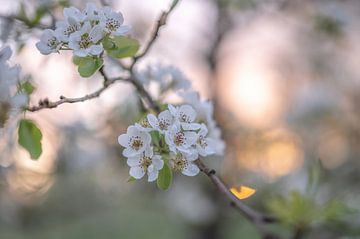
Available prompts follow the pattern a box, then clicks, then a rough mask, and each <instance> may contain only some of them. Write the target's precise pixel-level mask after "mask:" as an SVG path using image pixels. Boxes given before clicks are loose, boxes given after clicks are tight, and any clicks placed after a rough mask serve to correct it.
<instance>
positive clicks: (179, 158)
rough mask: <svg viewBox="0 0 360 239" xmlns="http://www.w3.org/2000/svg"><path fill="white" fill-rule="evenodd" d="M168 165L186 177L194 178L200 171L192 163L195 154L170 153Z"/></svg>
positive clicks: (195, 156)
mask: <svg viewBox="0 0 360 239" xmlns="http://www.w3.org/2000/svg"><path fill="white" fill-rule="evenodd" d="M170 156H171V160H170V165H171V167H172V168H173V169H174V170H175V171H181V173H182V174H184V175H186V176H196V175H197V174H198V173H199V172H200V169H199V168H198V166H196V164H194V161H195V160H197V158H198V157H197V155H196V154H187V153H181V152H176V153H171V155H170Z"/></svg>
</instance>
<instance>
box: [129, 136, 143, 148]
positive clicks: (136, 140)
mask: <svg viewBox="0 0 360 239" xmlns="http://www.w3.org/2000/svg"><path fill="white" fill-rule="evenodd" d="M130 142H131V143H130V147H131V148H132V149H135V150H136V151H138V150H139V149H140V148H141V147H142V146H143V145H144V143H143V141H142V140H141V138H140V137H139V136H133V137H131V140H130Z"/></svg>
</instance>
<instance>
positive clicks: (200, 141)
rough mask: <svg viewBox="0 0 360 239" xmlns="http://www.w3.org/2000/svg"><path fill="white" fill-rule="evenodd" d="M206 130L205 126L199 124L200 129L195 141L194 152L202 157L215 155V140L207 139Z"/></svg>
mask: <svg viewBox="0 0 360 239" xmlns="http://www.w3.org/2000/svg"><path fill="white" fill-rule="evenodd" d="M207 134H208V129H207V127H206V125H205V124H201V128H200V130H199V132H198V133H197V135H198V138H197V140H196V150H197V152H198V153H199V154H200V155H201V156H203V157H206V156H208V155H212V154H215V152H216V151H215V149H216V145H215V144H216V142H215V140H213V139H211V138H207V137H206V136H207Z"/></svg>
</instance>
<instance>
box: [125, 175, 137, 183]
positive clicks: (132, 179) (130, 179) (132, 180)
mask: <svg viewBox="0 0 360 239" xmlns="http://www.w3.org/2000/svg"><path fill="white" fill-rule="evenodd" d="M134 181H136V178H134V177H133V176H130V177H129V178H128V179H127V180H126V182H128V183H131V182H134Z"/></svg>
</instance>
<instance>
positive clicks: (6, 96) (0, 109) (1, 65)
mask: <svg viewBox="0 0 360 239" xmlns="http://www.w3.org/2000/svg"><path fill="white" fill-rule="evenodd" d="M11 55H12V51H11V49H10V47H4V48H3V49H1V50H0V128H2V127H3V125H4V124H5V122H6V120H7V119H8V117H9V115H10V113H12V112H14V111H16V110H17V109H20V108H21V107H22V106H23V105H25V103H26V101H27V96H26V95H25V94H21V93H19V92H17V84H18V83H19V73H20V68H19V67H18V66H10V65H9V64H8V60H9V59H10V57H11Z"/></svg>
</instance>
